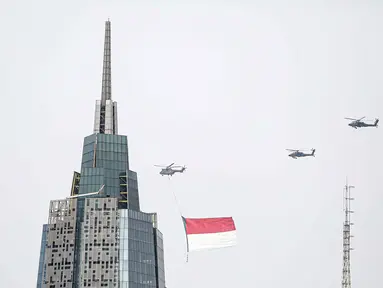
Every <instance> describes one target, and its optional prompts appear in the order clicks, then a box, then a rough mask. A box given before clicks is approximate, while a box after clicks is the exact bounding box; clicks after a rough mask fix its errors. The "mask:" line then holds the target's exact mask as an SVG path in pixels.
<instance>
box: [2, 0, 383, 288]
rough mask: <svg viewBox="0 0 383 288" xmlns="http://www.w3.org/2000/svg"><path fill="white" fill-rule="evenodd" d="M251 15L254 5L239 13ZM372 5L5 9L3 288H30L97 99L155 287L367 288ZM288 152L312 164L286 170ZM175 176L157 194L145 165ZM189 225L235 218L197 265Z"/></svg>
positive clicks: (372, 172)
mask: <svg viewBox="0 0 383 288" xmlns="http://www.w3.org/2000/svg"><path fill="white" fill-rule="evenodd" d="M250 3H251V4H250ZM382 16H383V2H381V1H376V0H375V1H373V0H370V1H366V0H364V1H358V0H355V1H340V0H331V1H303V0H302V1H298V0H290V1H276V0H270V1H260V0H258V1H239V0H238V1H213V0H211V1H142V0H141V1H138V0H136V1H133V0H131V1H116V0H115V1H96V0H92V1H73V0H68V1H65V2H63V3H61V2H60V3H59V2H57V1H4V3H2V8H1V9H0V25H1V33H2V39H3V41H2V45H0V55H1V56H0V57H1V63H2V69H1V70H0V76H1V77H0V79H1V80H0V81H1V86H2V87H3V88H2V93H1V107H2V113H1V114H0V120H1V123H2V133H1V142H0V145H1V146H0V157H1V160H2V165H1V181H0V189H1V198H2V203H3V205H2V208H1V210H0V228H1V234H0V235H1V238H0V239H1V240H0V242H1V245H0V255H1V256H2V257H1V260H0V287H12V288H18V287H20V288H25V287H35V285H36V278H37V269H38V260H39V252H40V241H41V230H42V225H43V224H44V223H45V222H46V221H47V218H48V207H49V201H50V200H53V199H61V198H64V197H66V196H68V195H69V193H70V187H71V181H72V175H73V170H76V171H79V169H80V164H81V154H82V145H83V138H84V137H85V136H87V135H90V134H92V133H93V115H94V106H95V100H97V99H99V98H100V97H101V73H102V55H103V40H104V21H105V20H107V19H108V17H110V20H111V21H112V82H113V87H112V98H113V99H114V100H115V101H117V102H118V107H119V133H120V134H124V135H128V140H129V153H130V166H131V169H132V170H135V171H137V172H138V177H139V189H140V190H139V192H140V197H141V207H142V209H143V210H144V211H146V212H154V211H156V212H158V215H159V227H160V230H161V231H162V232H163V234H164V237H165V266H166V282H167V287H168V288H177V287H183V288H195V287H199V288H208V287H220V288H229V287H230V288H231V287H237V286H240V287H262V288H274V287H287V288H307V287H311V288H330V287H340V286H341V276H342V273H341V271H342V221H343V218H344V216H343V211H342V204H343V200H342V197H343V186H344V185H345V182H346V176H348V179H349V183H350V184H352V185H354V186H356V188H355V189H354V190H353V196H354V197H355V199H356V200H355V201H354V203H353V209H354V210H355V213H354V215H353V222H355V226H354V227H353V234H354V235H355V238H354V240H353V247H354V248H355V251H354V252H353V253H352V281H353V286H354V287H378V286H379V285H380V284H379V283H381V280H380V278H381V277H380V275H381V274H382V264H381V260H380V259H381V258H382V257H383V249H380V248H379V245H380V243H382V241H383V232H382V228H381V227H382V225H381V221H382V219H383V209H382V207H383V193H382V188H381V185H382V182H381V181H382V180H380V179H379V178H380V177H382V168H381V165H382V160H383V152H382V149H381V148H382V147H383V130H382V128H378V129H376V128H365V129H360V130H359V129H358V130H354V129H352V128H350V127H349V126H347V123H348V122H347V121H346V120H344V119H343V118H344V117H362V116H366V117H367V118H368V119H371V120H373V119H374V118H375V117H379V116H380V117H382V116H383V100H382V93H383V87H382V76H383V73H382V67H383V56H382V51H383V40H382V32H383V31H382V28H383V17H382ZM286 148H292V149H302V148H306V149H311V148H316V149H317V155H316V158H311V157H310V158H304V159H298V160H294V159H291V158H289V157H287V154H288V152H287V151H286V150H285V149H286ZM172 162H176V163H177V164H181V165H184V164H185V165H187V167H188V170H187V171H186V173H184V174H182V175H176V176H175V177H173V179H172V180H171V181H169V180H168V179H167V178H166V177H161V176H160V175H159V174H158V172H159V170H158V169H157V168H155V167H153V165H154V164H170V163H172ZM173 192H175V193H177V197H178V200H179V203H180V208H181V211H182V213H183V214H184V215H185V216H186V217H218V216H233V217H234V220H235V222H236V226H237V230H238V242H239V243H238V245H237V246H236V247H234V248H227V249H222V250H216V251H209V252H198V253H197V252H195V253H192V254H190V255H189V262H188V263H185V257H186V252H185V250H186V243H185V234H184V230H183V226H182V222H181V219H180V216H179V213H178V210H177V206H176V205H175V201H174V198H173V194H172V193H173Z"/></svg>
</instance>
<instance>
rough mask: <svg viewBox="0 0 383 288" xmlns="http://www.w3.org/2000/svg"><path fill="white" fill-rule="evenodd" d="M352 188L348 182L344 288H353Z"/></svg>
mask: <svg viewBox="0 0 383 288" xmlns="http://www.w3.org/2000/svg"><path fill="white" fill-rule="evenodd" d="M351 188H355V187H354V186H350V185H348V182H347V181H346V186H345V188H344V204H343V209H344V214H345V219H344V223H343V277H342V288H351V262H350V254H351V253H350V252H351V250H353V248H351V237H353V236H352V235H351V226H352V225H354V223H352V222H351V214H352V213H354V211H352V210H351V201H352V200H354V198H351V193H350V192H351V191H350V190H351Z"/></svg>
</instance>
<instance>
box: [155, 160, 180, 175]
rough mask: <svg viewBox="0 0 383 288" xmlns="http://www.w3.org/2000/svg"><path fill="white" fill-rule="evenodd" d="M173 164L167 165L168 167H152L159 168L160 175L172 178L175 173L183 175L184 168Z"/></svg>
mask: <svg viewBox="0 0 383 288" xmlns="http://www.w3.org/2000/svg"><path fill="white" fill-rule="evenodd" d="M173 165H174V163H172V164H170V165H168V166H163V165H154V166H156V167H161V168H162V169H161V172H160V175H162V176H164V175H168V176H173V174H175V173H177V172H178V173H183V172H184V171H185V170H186V167H185V166H173ZM174 168H181V169H174Z"/></svg>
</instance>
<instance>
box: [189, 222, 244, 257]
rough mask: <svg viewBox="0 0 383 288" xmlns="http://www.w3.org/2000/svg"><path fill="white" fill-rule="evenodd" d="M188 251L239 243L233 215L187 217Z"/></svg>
mask: <svg viewBox="0 0 383 288" xmlns="http://www.w3.org/2000/svg"><path fill="white" fill-rule="evenodd" d="M182 218H183V221H184V225H185V230H186V235H187V240H188V251H198V250H206V249H214V248H224V247H230V246H234V245H236V244H237V234H236V232H237V231H236V229H235V224H234V221H233V218H232V217H223V218H185V217H182Z"/></svg>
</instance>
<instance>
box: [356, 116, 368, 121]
mask: <svg viewBox="0 0 383 288" xmlns="http://www.w3.org/2000/svg"><path fill="white" fill-rule="evenodd" d="M364 118H366V116H363V117H362V118H360V119H358V121H360V120H363V119H364Z"/></svg>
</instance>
